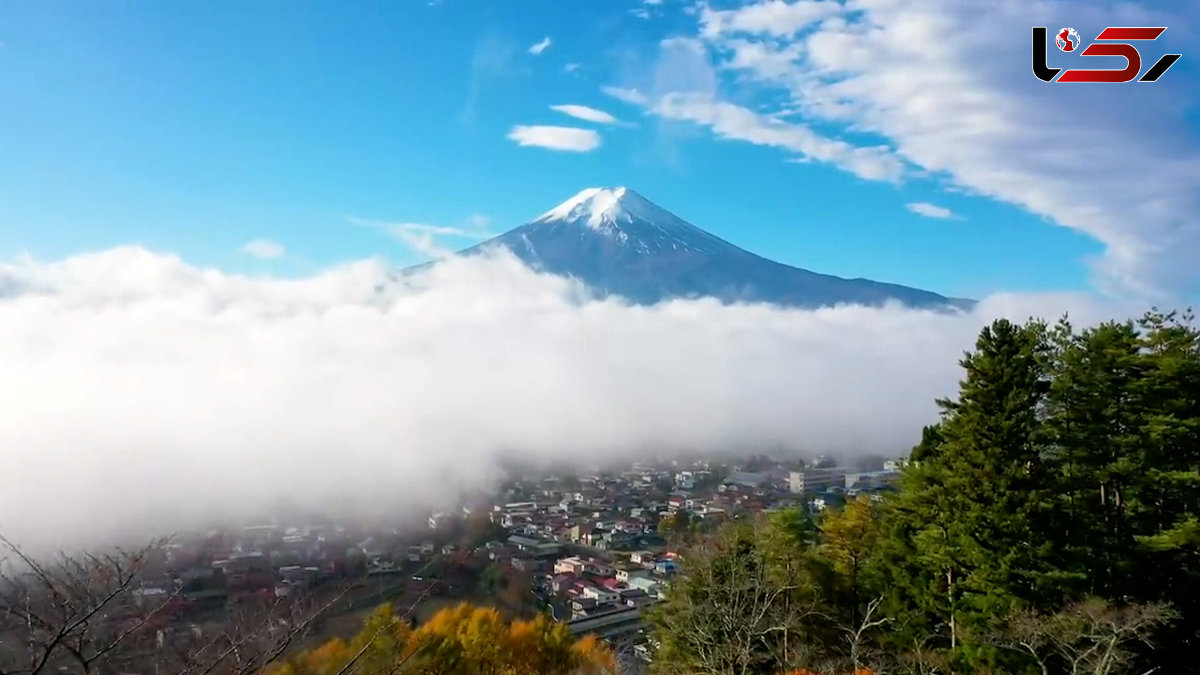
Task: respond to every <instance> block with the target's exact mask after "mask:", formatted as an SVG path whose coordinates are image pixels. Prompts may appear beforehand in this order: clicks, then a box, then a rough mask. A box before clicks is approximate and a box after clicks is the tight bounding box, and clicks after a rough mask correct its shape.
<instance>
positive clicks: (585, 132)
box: [508, 125, 600, 152]
mask: <svg viewBox="0 0 1200 675" xmlns="http://www.w3.org/2000/svg"><path fill="white" fill-rule="evenodd" d="M508 138H509V140H512V141H515V142H516V143H517V145H521V146H529V147H538V148H546V149H548V150H561V151H565V152H590V151H592V150H595V149H596V148H598V147H600V134H599V133H597V132H596V131H595V130H594V129H580V128H578V127H560V126H552V125H518V126H515V127H513V128H512V131H510V132H508Z"/></svg>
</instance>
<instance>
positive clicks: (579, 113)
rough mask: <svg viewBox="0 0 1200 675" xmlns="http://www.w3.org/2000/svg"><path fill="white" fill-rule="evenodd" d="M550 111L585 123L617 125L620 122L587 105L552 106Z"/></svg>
mask: <svg viewBox="0 0 1200 675" xmlns="http://www.w3.org/2000/svg"><path fill="white" fill-rule="evenodd" d="M550 109H551V110H554V111H555V112H560V113H562V114H564V115H569V116H571V117H574V118H576V119H580V120H583V121H585V122H595V123H597V124H616V123H617V122H618V120H617V118H615V117H613V116H612V115H610V114H608V113H606V112H604V111H603V110H596V109H595V108H589V107H588V106H586V105H570V104H565V105H552V106H550Z"/></svg>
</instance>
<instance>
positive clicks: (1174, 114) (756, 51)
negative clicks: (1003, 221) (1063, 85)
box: [697, 0, 1200, 296]
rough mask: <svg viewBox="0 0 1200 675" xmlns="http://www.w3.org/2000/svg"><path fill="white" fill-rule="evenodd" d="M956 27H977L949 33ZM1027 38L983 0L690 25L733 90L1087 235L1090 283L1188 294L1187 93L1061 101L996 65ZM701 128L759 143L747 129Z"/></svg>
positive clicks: (794, 5) (1098, 20) (1192, 193)
mask: <svg viewBox="0 0 1200 675" xmlns="http://www.w3.org/2000/svg"><path fill="white" fill-rule="evenodd" d="M1047 11H1048V12H1049V14H1046V15H1045V16H1043V17H1042V18H1040V19H1039V22H1046V23H1049V24H1054V25H1057V24H1059V23H1061V24H1063V25H1093V26H1100V25H1108V23H1111V20H1112V17H1113V16H1121V17H1122V19H1121V20H1122V22H1123V23H1124V24H1126V25H1153V26H1169V25H1176V24H1179V23H1185V21H1183V20H1182V19H1181V17H1180V15H1178V14H1172V13H1171V12H1169V11H1163V10H1160V9H1157V8H1152V7H1148V6H1146V5H1139V4H1130V3H1124V2H1119V1H1117V0H1109V1H1099V2H1093V1H1091V0H1088V1H1086V2H1085V1H1083V0H1063V1H1062V2H1057V3H1054V4H1053V5H1052V6H1048V9H1047ZM1179 11H1182V10H1179ZM962 25H972V26H989V27H990V29H989V30H988V31H985V32H984V33H982V34H979V35H972V36H965V35H960V34H957V33H955V32H954V31H953V30H952V27H953V26H962ZM1013 35H1025V36H1026V41H1025V42H1022V41H1019V40H1013V39H1011V36H1013ZM1028 35H1029V14H1028V12H1027V11H1026V8H1024V7H1022V6H1018V5H1015V4H1011V3H996V2H991V1H990V0H958V1H956V2H928V3H918V5H912V4H911V3H908V4H905V3H890V2H883V3H855V4H854V5H853V10H851V5H850V4H843V3H834V2H808V1H799V2H781V1H779V0H763V1H761V2H751V3H749V4H747V5H744V6H742V7H739V8H736V9H729V10H711V9H708V8H707V7H705V8H703V9H702V11H701V12H700V14H699V17H698V26H697V36H698V37H699V38H700V39H701V40H702V41H704V42H705V44H706V45H707V46H708V52H709V57H710V61H711V62H712V63H713V64H714V65H715V66H716V67H717V68H718V69H720V70H721V71H723V72H724V73H725V74H726V75H728V76H733V77H736V78H737V80H738V82H739V83H741V84H742V87H743V92H744V91H746V90H756V93H757V94H759V95H762V96H764V97H770V98H771V100H773V101H775V102H778V100H779V99H780V98H781V97H786V98H787V99H788V104H789V105H790V106H791V107H793V108H795V109H797V110H799V111H800V112H801V114H802V118H803V121H804V122H805V123H807V124H809V125H812V126H813V127H814V128H830V127H832V128H839V127H840V128H845V129H848V130H852V131H853V132H854V133H855V134H856V135H864V136H873V137H876V138H879V139H881V140H882V141H883V142H884V143H886V144H887V146H888V147H889V148H891V149H892V153H893V154H894V156H895V157H896V158H897V161H900V162H903V164H904V165H905V166H908V167H911V169H912V174H913V176H914V177H916V176H920V175H925V176H928V175H935V176H938V177H939V180H941V181H944V183H945V185H946V186H947V187H948V188H950V189H956V190H961V191H965V192H966V193H969V194H973V195H976V196H980V197H987V198H992V199H995V200H998V201H1002V202H1007V203H1009V204H1013V205H1015V206H1017V207H1019V208H1021V209H1024V210H1026V211H1027V212H1029V213H1031V214H1034V215H1037V216H1041V217H1044V218H1045V219H1047V220H1048V221H1049V222H1051V223H1054V224H1057V225H1060V226H1063V227H1067V228H1070V229H1073V230H1076V231H1079V232H1082V233H1085V234H1087V235H1089V236H1091V237H1094V238H1095V239H1097V240H1098V241H1100V242H1102V243H1103V244H1104V245H1105V247H1106V249H1105V252H1104V254H1103V255H1102V256H1101V257H1099V258H1098V259H1096V260H1094V261H1092V262H1093V264H1094V269H1095V271H1096V275H1095V277H1094V280H1095V282H1096V283H1097V285H1098V287H1100V288H1104V289H1106V290H1109V291H1113V292H1121V293H1135V294H1141V295H1144V296H1159V295H1163V294H1167V295H1169V294H1172V293H1175V292H1187V293H1195V292H1198V291H1200V266H1197V265H1196V264H1195V261H1196V260H1198V259H1200V138H1197V135H1196V133H1195V130H1194V125H1189V124H1188V120H1187V118H1186V115H1187V113H1186V110H1187V106H1186V105H1180V103H1179V102H1180V100H1192V99H1193V98H1194V93H1195V90H1194V87H1193V86H1192V85H1191V83H1189V82H1188V80H1187V79H1186V78H1184V77H1174V78H1170V73H1168V76H1167V77H1164V79H1163V80H1162V81H1161V82H1159V83H1157V84H1156V85H1155V88H1153V89H1149V88H1138V89H1137V91H1136V92H1133V89H1128V90H1127V89H1124V88H1120V87H1096V88H1091V89H1086V90H1085V89H1079V90H1077V91H1075V95H1074V96H1073V97H1072V98H1071V102H1070V104H1069V105H1064V104H1063V100H1062V99H1061V96H1060V94H1061V92H1060V91H1058V90H1057V89H1056V88H1055V87H1047V86H1045V85H1044V83H1041V82H1039V81H1037V80H1036V79H1034V78H1033V77H1031V76H1030V75H1029V73H1028V72H1027V70H1019V69H1013V68H1012V64H1013V63H1023V62H1026V61H1028V54H1027V53H1026V52H1027V51H1028V42H1027V39H1028ZM1176 39H1178V37H1177V38H1176ZM914 45H920V47H919V48H918V47H915V46H914ZM1164 48H1168V47H1164ZM1169 48H1170V49H1173V50H1177V49H1178V47H1175V46H1171V47H1169ZM1180 75H1182V73H1180ZM1168 79H1170V81H1168ZM756 84H757V85H758V86H757V87H756V86H755V85H756ZM1131 92H1132V93H1131ZM1147 119H1153V120H1154V123H1153V124H1147V123H1146V120H1147ZM710 128H711V129H712V130H713V132H714V133H716V134H717V135H719V136H722V137H725V138H738V137H741V138H742V139H743V140H746V141H748V142H756V143H760V144H761V142H762V140H761V139H762V135H761V134H760V133H754V134H747V133H737V134H730V133H727V132H722V131H721V129H720V127H719V125H715V124H714V125H710ZM774 137H776V138H777V137H778V135H775V136H774ZM1101 139H1103V140H1101ZM843 155H844V153H841V152H835V153H834V154H833V158H834V160H836V159H837V158H839V157H842V156H843ZM833 163H835V164H837V165H839V166H842V167H843V168H849V169H850V170H853V166H852V165H846V164H844V163H841V162H838V161H834V162H833ZM859 175H863V174H862V173H861V172H859ZM881 175H883V176H892V175H894V174H892V173H890V172H883V173H882V174H881ZM1131 177H1135V178H1131Z"/></svg>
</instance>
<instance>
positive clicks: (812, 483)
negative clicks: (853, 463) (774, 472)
mask: <svg viewBox="0 0 1200 675" xmlns="http://www.w3.org/2000/svg"><path fill="white" fill-rule="evenodd" d="M845 482H846V470H845V469H841V468H836V467H835V468H831V469H806V470H804V471H793V472H791V474H790V475H789V476H788V490H789V491H790V492H791V493H792V494H797V495H809V494H819V493H821V492H825V491H826V490H828V489H829V488H831V487H834V486H836V487H839V488H840V487H843V486H844V485H845Z"/></svg>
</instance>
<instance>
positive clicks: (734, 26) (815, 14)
mask: <svg viewBox="0 0 1200 675" xmlns="http://www.w3.org/2000/svg"><path fill="white" fill-rule="evenodd" d="M847 4H848V5H853V4H854V3H847ZM842 11H844V10H843V8H842V5H841V4H839V3H837V2H833V1H832V0H795V1H793V2H784V1H783V0H767V1H766V2H759V3H752V4H749V5H747V6H745V7H742V8H739V9H731V10H713V9H710V8H708V7H707V6H704V7H701V9H700V24H701V32H702V34H703V35H705V36H707V37H716V36H719V35H722V34H725V33H741V32H749V33H767V34H770V35H774V36H777V37H789V36H792V35H795V34H796V33H798V32H799V31H801V30H803V29H804V28H807V27H809V26H811V25H812V24H814V23H816V22H818V21H820V20H822V19H827V18H829V17H832V16H836V15H837V14H840V13H841V12H842Z"/></svg>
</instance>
